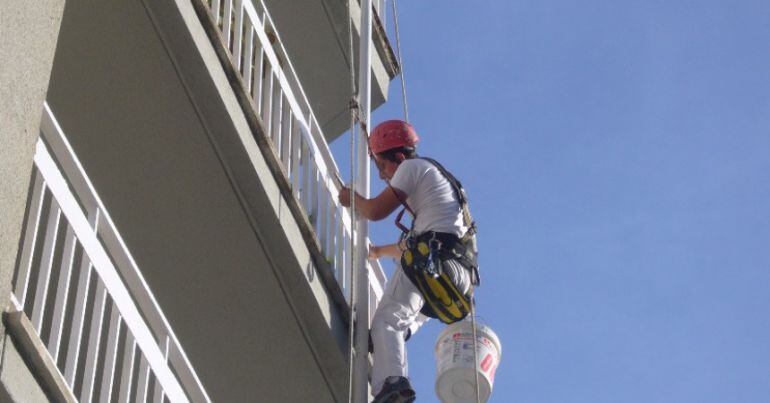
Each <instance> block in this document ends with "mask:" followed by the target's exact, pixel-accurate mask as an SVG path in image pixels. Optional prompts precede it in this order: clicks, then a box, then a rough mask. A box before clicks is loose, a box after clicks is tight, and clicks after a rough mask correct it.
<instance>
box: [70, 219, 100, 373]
mask: <svg viewBox="0 0 770 403" xmlns="http://www.w3.org/2000/svg"><path fill="white" fill-rule="evenodd" d="M89 222H90V223H91V224H92V225H93V227H94V228H95V227H96V226H97V225H98V222H99V210H94V212H93V213H91V215H90V216H89ZM91 272H92V266H91V261H90V260H89V258H88V255H86V253H85V251H84V252H83V254H82V258H81V261H80V275H79V276H78V289H77V294H75V309H74V310H73V313H72V326H71V327H70V338H69V346H68V348H67V360H66V362H65V365H64V379H65V380H66V381H67V385H69V387H70V388H74V387H75V372H76V370H77V366H78V359H79V357H80V344H81V340H82V338H83V325H84V322H85V316H86V307H87V306H88V304H87V302H88V288H89V287H90V284H91Z"/></svg>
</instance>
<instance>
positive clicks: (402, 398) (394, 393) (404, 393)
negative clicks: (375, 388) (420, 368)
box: [372, 376, 416, 403]
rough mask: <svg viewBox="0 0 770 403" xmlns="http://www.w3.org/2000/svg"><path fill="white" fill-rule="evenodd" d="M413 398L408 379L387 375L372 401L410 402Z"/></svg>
mask: <svg viewBox="0 0 770 403" xmlns="http://www.w3.org/2000/svg"><path fill="white" fill-rule="evenodd" d="M415 399H416V397H415V393H414V389H412V385H411V384H410V383H409V379H407V378H405V377H403V376H389V377H388V378H387V379H386V380H385V385H383V386H382V390H381V391H380V393H378V394H377V396H375V397H374V400H373V401H372V403H412V402H414V400H415Z"/></svg>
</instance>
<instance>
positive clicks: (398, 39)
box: [391, 0, 409, 123]
mask: <svg viewBox="0 0 770 403" xmlns="http://www.w3.org/2000/svg"><path fill="white" fill-rule="evenodd" d="M391 3H392V4H393V27H394V28H395V30H396V50H397V53H398V65H399V66H401V99H402V105H403V106H404V121H405V122H406V123H409V104H408V103H407V101H406V78H405V76H406V74H405V73H404V61H403V60H402V59H401V37H400V36H399V35H398V9H397V8H396V0H393V1H392V2H391Z"/></svg>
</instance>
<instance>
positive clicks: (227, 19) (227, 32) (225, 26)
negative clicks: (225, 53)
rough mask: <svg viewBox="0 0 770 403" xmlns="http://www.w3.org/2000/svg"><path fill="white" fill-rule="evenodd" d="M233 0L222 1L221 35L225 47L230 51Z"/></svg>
mask: <svg viewBox="0 0 770 403" xmlns="http://www.w3.org/2000/svg"><path fill="white" fill-rule="evenodd" d="M232 23H233V0H224V15H223V16H222V34H223V36H224V39H225V45H226V47H227V49H228V50H230V47H231V44H232V39H233V36H232V31H231V28H232Z"/></svg>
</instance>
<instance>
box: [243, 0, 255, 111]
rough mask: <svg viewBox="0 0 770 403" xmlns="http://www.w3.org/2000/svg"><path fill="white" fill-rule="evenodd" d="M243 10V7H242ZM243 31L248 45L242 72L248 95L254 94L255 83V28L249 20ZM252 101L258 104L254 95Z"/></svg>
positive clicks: (246, 21)
mask: <svg viewBox="0 0 770 403" xmlns="http://www.w3.org/2000/svg"><path fill="white" fill-rule="evenodd" d="M241 9H243V7H241ZM243 29H244V35H246V38H245V39H246V43H245V44H244V46H243V50H244V52H245V53H244V54H243V69H242V70H241V77H243V83H244V84H245V85H246V88H247V89H248V91H247V92H248V93H249V94H250V95H251V94H252V87H251V86H252V83H253V82H254V67H253V66H254V64H253V63H254V60H253V59H254V56H253V53H252V52H253V51H254V48H253V46H254V28H252V27H251V24H250V23H249V20H248V19H246V20H244V21H243ZM251 99H252V100H253V101H254V103H255V104H256V103H257V99H256V97H254V96H253V95H252V97H251Z"/></svg>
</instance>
